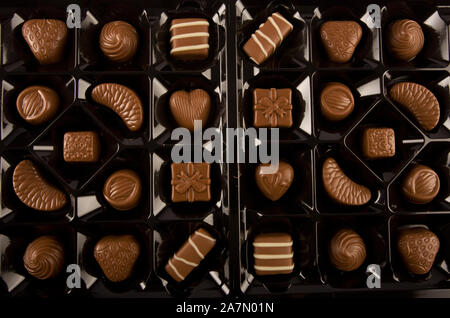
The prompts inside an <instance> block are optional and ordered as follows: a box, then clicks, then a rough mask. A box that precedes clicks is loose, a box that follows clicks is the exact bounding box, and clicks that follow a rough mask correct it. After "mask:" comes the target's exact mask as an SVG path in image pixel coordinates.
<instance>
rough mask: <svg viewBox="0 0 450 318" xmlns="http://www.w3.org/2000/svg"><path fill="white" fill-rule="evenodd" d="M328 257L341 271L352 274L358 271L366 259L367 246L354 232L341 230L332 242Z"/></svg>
mask: <svg viewBox="0 0 450 318" xmlns="http://www.w3.org/2000/svg"><path fill="white" fill-rule="evenodd" d="M328 256H329V257H330V261H331V263H332V264H333V265H334V266H335V267H336V268H337V269H339V270H341V271H345V272H351V271H354V270H356V269H358V268H359V267H360V266H361V265H362V264H363V263H364V261H365V259H366V245H365V244H364V241H363V239H362V238H361V236H359V234H358V233H356V232H355V231H353V230H350V229H342V230H339V231H338V232H337V233H336V234H335V235H334V236H333V238H332V239H331V240H330V244H329V246H328Z"/></svg>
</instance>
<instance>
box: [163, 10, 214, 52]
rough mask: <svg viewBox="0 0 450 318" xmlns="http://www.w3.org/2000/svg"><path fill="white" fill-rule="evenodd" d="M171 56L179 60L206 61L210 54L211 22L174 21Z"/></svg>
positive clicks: (196, 19) (198, 20)
mask: <svg viewBox="0 0 450 318" xmlns="http://www.w3.org/2000/svg"><path fill="white" fill-rule="evenodd" d="M170 44H171V47H172V49H171V50H170V55H171V56H173V57H174V58H175V59H177V60H183V61H195V60H205V59H206V58H207V57H208V54H209V22H208V20H206V19H201V18H187V19H173V20H172V22H171V23H170Z"/></svg>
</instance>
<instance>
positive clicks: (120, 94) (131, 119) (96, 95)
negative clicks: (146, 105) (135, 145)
mask: <svg viewBox="0 0 450 318" xmlns="http://www.w3.org/2000/svg"><path fill="white" fill-rule="evenodd" d="M91 96H92V99H93V100H94V101H95V102H97V103H99V104H101V105H103V106H106V107H108V108H110V109H112V110H113V111H114V112H116V114H118V115H119V116H120V117H121V118H122V120H123V121H124V123H125V125H126V126H127V127H128V129H129V130H131V131H136V130H139V129H140V128H141V126H142V122H143V120H144V110H143V108H142V102H141V100H140V98H139V96H138V95H137V94H136V93H135V92H134V91H133V90H132V89H130V88H128V87H126V86H123V85H120V84H115V83H103V84H99V85H97V86H95V87H94V89H93V90H92V94H91Z"/></svg>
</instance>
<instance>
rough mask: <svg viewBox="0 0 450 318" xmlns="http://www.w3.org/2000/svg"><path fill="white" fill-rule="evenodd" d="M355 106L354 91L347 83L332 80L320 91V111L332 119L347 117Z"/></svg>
mask: <svg viewBox="0 0 450 318" xmlns="http://www.w3.org/2000/svg"><path fill="white" fill-rule="evenodd" d="M354 108H355V100H354V98H353V94H352V91H351V90H350V88H348V86H347V85H345V84H342V83H338V82H331V83H328V84H327V85H326V86H325V88H324V89H323V90H322V92H321V93H320V111H321V112H322V115H323V116H324V117H325V118H326V119H328V120H331V121H339V120H343V119H345V118H347V117H348V116H349V115H350V114H351V113H352V112H353V109H354Z"/></svg>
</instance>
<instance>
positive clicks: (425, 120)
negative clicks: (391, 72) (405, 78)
mask: <svg viewBox="0 0 450 318" xmlns="http://www.w3.org/2000/svg"><path fill="white" fill-rule="evenodd" d="M389 95H390V96H391V98H392V99H393V100H394V101H395V102H397V103H399V104H400V105H401V106H403V107H404V108H405V109H407V110H408V111H409V112H410V113H411V114H412V115H413V116H414V117H415V119H416V120H417V121H418V122H419V124H420V126H422V128H423V129H425V130H427V131H429V130H432V129H434V128H435V127H436V126H437V124H438V122H439V117H440V108H439V102H438V100H437V99H436V96H434V94H433V93H432V92H431V91H430V90H429V89H428V88H426V87H425V86H422V85H420V84H417V83H411V82H402V83H397V84H395V85H394V86H392V88H391V90H390V91H389Z"/></svg>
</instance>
